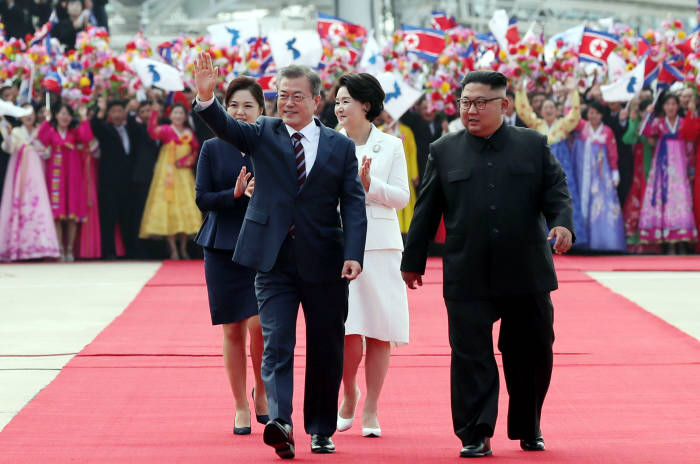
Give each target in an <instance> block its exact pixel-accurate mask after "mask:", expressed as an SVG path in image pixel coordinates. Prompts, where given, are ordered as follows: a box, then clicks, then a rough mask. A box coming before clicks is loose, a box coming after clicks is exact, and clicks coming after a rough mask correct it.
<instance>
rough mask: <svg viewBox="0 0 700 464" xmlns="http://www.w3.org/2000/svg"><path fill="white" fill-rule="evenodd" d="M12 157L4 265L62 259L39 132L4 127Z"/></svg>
mask: <svg viewBox="0 0 700 464" xmlns="http://www.w3.org/2000/svg"><path fill="white" fill-rule="evenodd" d="M0 132H2V135H3V139H4V141H3V149H4V150H5V151H7V152H8V153H10V161H9V164H8V166H7V173H6V175H5V184H4V187H3V192H2V202H1V203H0V261H19V260H25V259H39V258H58V257H59V248H58V239H57V238H56V228H55V227H54V222H53V214H52V213H51V205H50V204H49V195H48V192H47V190H46V182H45V180H44V162H43V160H42V159H41V156H45V155H46V154H47V152H46V149H45V147H44V146H43V145H42V144H41V142H39V141H38V140H37V139H36V133H37V130H36V129H34V130H32V131H28V130H27V129H26V128H25V127H24V126H22V127H17V128H14V129H12V131H11V132H10V131H9V127H7V126H4V127H3V126H0Z"/></svg>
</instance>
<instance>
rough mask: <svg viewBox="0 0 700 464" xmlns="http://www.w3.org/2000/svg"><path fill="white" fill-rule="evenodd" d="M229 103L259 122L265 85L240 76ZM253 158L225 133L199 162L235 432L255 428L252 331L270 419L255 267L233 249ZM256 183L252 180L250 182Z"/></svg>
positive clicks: (205, 237) (210, 276)
mask: <svg viewBox="0 0 700 464" xmlns="http://www.w3.org/2000/svg"><path fill="white" fill-rule="evenodd" d="M224 101H225V104H226V109H227V111H228V113H229V114H230V115H231V116H233V117H234V118H236V119H238V120H240V121H245V122H248V123H254V122H255V120H256V119H257V118H258V117H259V116H260V115H262V114H263V110H264V108H265V100H264V97H263V92H262V88H261V87H260V85H259V84H258V83H257V82H256V81H255V80H254V79H251V78H249V77H243V76H242V77H238V78H236V79H234V80H232V81H231V83H230V84H229V86H228V89H227V90H226V96H225V99H224ZM252 174H253V170H252V165H251V163H250V159H249V158H248V157H247V156H244V155H243V154H242V153H241V152H240V151H238V149H237V148H235V147H234V146H233V145H230V144H228V143H226V142H224V141H223V140H221V139H218V138H217V139H211V140H207V141H206V142H205V143H204V145H203V146H202V151H201V153H200V155H199V161H198V162H197V182H196V193H197V197H196V202H197V206H198V207H199V209H200V210H202V212H204V213H206V216H205V218H204V223H203V224H202V227H201V229H200V231H199V233H198V234H197V237H196V238H195V242H196V243H197V244H198V245H200V246H202V247H203V248H204V272H205V276H206V281H207V290H208V292H209V309H210V311H211V321H212V324H214V325H218V324H221V325H222V327H223V330H224V340H223V349H224V364H225V366H226V373H227V374H228V378H229V382H230V384H231V390H232V391H233V397H234V400H235V403H236V416H235V419H234V425H233V433H234V434H236V435H247V434H250V422H251V421H250V409H249V405H248V398H247V396H246V365H247V362H246V359H247V358H246V338H247V337H246V334H247V333H250V354H251V358H252V361H253V374H254V376H255V388H254V389H253V402H254V407H255V414H256V418H257V421H258V422H260V423H261V424H265V423H267V421H268V420H269V419H268V416H267V413H262V414H259V413H261V412H262V411H267V398H266V395H265V386H264V384H263V381H262V378H261V375H260V365H261V362H262V352H263V338H262V331H261V328H260V319H259V317H258V303H257V299H256V297H255V287H254V281H255V271H254V270H252V269H249V268H247V267H244V266H241V265H240V264H237V263H234V262H233V260H232V258H233V250H234V249H235V247H236V241H237V240H238V234H239V232H240V230H241V224H242V222H243V216H244V215H245V212H246V208H247V206H248V196H249V195H251V194H252V188H253V184H254V182H253V181H252V179H251V176H252ZM249 184H250V185H249Z"/></svg>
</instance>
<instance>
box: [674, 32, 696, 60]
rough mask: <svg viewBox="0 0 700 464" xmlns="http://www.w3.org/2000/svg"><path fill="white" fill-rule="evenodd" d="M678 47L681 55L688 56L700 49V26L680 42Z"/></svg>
mask: <svg viewBox="0 0 700 464" xmlns="http://www.w3.org/2000/svg"><path fill="white" fill-rule="evenodd" d="M678 48H679V49H680V50H681V52H683V55H685V56H689V55H692V54H693V53H695V52H697V51H698V50H700V26H698V27H696V28H695V30H694V31H693V32H692V33H691V34H690V35H689V36H688V38H687V39H686V41H685V42H683V43H682V44H680V45H679V46H678Z"/></svg>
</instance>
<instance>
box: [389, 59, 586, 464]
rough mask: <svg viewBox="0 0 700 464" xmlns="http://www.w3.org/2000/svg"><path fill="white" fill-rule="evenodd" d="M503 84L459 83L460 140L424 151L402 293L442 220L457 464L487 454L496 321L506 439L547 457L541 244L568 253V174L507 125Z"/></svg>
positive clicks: (472, 79) (549, 268)
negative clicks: (459, 446)
mask: <svg viewBox="0 0 700 464" xmlns="http://www.w3.org/2000/svg"><path fill="white" fill-rule="evenodd" d="M506 85H507V80H506V77H505V76H504V75H503V74H501V73H498V72H493V71H475V72H471V73H469V74H467V75H466V76H465V78H464V80H463V81H462V93H461V98H460V117H461V118H462V121H463V122H464V125H465V127H466V130H463V131H460V132H456V133H452V134H448V135H446V136H444V137H442V138H441V139H440V140H438V141H437V142H435V143H433V144H432V145H431V147H430V157H429V158H428V165H427V168H426V172H425V179H424V182H423V184H422V187H421V191H420V193H419V196H418V202H417V203H416V209H415V213H414V216H413V221H412V222H411V227H410V229H409V231H408V237H407V241H406V247H405V251H404V255H403V260H402V263H401V271H402V275H403V278H404V281H405V282H406V284H407V285H408V286H409V288H416V284H418V285H422V279H421V275H422V274H423V273H424V272H425V265H426V257H427V251H428V243H429V242H430V240H431V239H432V237H434V236H435V231H436V230H437V227H438V224H439V223H440V217H441V216H442V215H443V214H444V218H445V228H446V232H447V234H446V241H445V257H444V271H443V273H444V284H443V285H444V286H443V295H444V298H445V305H446V307H447V315H448V322H449V339H450V346H451V348H452V364H451V366H452V367H451V371H450V376H451V390H452V420H453V425H454V431H455V433H456V434H457V436H458V437H459V438H460V439H461V441H462V445H463V448H462V449H461V452H460V455H461V456H464V457H480V456H488V455H490V454H491V444H490V439H489V437H491V436H493V430H494V426H495V424H496V415H497V408H498V385H499V380H498V368H497V366H496V361H495V359H494V354H493V346H492V326H493V323H494V322H495V321H497V320H498V319H499V318H500V319H501V331H500V335H499V342H498V347H499V350H500V351H501V353H502V355H503V358H502V359H503V370H504V373H505V380H506V385H507V386H508V393H509V395H510V399H509V407H508V437H509V438H511V439H519V440H520V446H521V447H522V448H523V449H524V450H544V439H543V438H542V433H541V430H540V414H541V410H542V403H543V401H544V397H545V394H546V393H547V389H548V387H549V380H550V377H551V372H552V343H553V342H554V330H553V314H552V313H553V308H552V302H551V300H550V297H549V293H550V291H552V290H554V289H556V288H557V279H556V275H555V272H554V265H553V260H552V252H551V249H550V245H549V244H548V243H547V242H548V240H550V239H553V238H556V242H555V243H554V250H555V251H556V252H557V253H563V252H566V251H567V250H568V249H569V248H570V247H571V243H572V240H573V238H572V233H571V230H573V225H572V221H573V220H572V206H571V197H570V195H569V190H568V188H567V186H566V178H565V176H564V172H563V171H562V169H561V166H560V165H559V163H558V162H557V161H556V159H555V158H554V157H553V156H552V154H551V153H550V151H549V147H548V146H547V138H546V137H545V136H543V135H540V134H539V133H537V132H536V131H534V130H531V129H523V128H519V127H515V126H510V125H507V124H505V123H504V122H503V114H504V113H505V111H506V109H507V105H508V104H509V103H508V100H507V99H506ZM545 220H546V223H545ZM546 226H548V227H549V228H550V233H549V236H548V237H547V236H546V232H545V227H546Z"/></svg>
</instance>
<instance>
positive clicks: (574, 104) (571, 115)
mask: <svg viewBox="0 0 700 464" xmlns="http://www.w3.org/2000/svg"><path fill="white" fill-rule="evenodd" d="M569 95H570V97H569V104H570V105H571V106H570V107H569V112H568V113H566V116H564V117H563V118H562V122H561V124H562V129H563V130H564V133H566V134H568V133H569V132H571V131H572V130H574V129H576V126H577V125H578V122H579V121H580V120H581V97H579V94H578V90H575V89H574V90H572V91H571V93H570V94H569Z"/></svg>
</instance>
